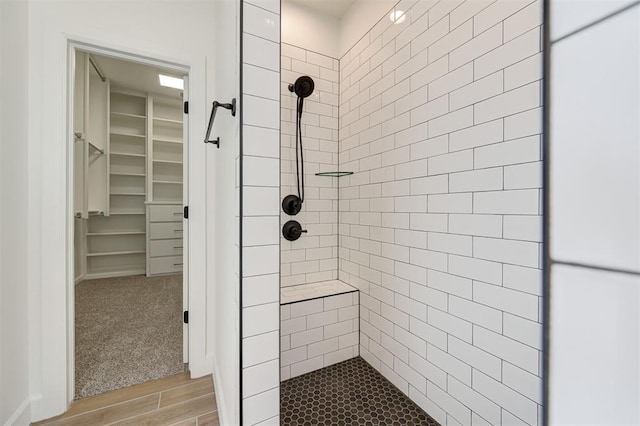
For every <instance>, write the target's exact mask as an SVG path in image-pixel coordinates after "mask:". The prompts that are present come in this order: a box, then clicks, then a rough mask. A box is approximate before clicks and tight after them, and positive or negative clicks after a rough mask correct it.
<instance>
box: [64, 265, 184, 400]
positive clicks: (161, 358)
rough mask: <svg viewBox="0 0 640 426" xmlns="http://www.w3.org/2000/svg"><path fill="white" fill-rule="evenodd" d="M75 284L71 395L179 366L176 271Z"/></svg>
mask: <svg viewBox="0 0 640 426" xmlns="http://www.w3.org/2000/svg"><path fill="white" fill-rule="evenodd" d="M75 289H76V294H75V308H76V336H75V337H76V340H75V355H76V359H75V374H76V391H75V397H76V399H78V398H85V397H87V396H91V395H96V394H99V393H103V392H107V391H110V390H114V389H120V388H123V387H127V386H131V385H135V384H138V383H143V382H147V381H149V380H154V379H159V378H162V377H166V376H170V375H172V374H177V373H181V372H182V371H184V364H183V363H182V276H181V275H171V276H161V277H151V278H147V277H145V276H133V277H118V278H104V279H96V280H87V281H83V282H81V283H79V284H78V285H77V286H76V287H75Z"/></svg>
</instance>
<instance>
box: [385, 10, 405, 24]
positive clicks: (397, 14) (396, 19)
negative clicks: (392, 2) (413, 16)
mask: <svg viewBox="0 0 640 426" xmlns="http://www.w3.org/2000/svg"><path fill="white" fill-rule="evenodd" d="M389 19H391V22H393V23H394V24H402V23H403V22H404V20H405V19H407V16H406V15H405V14H404V10H400V9H396V10H394V11H393V12H391V14H390V15H389Z"/></svg>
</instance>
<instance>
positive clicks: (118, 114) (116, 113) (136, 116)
mask: <svg viewBox="0 0 640 426" xmlns="http://www.w3.org/2000/svg"><path fill="white" fill-rule="evenodd" d="M111 115H112V116H114V117H127V118H138V119H142V120H144V119H146V118H147V116H145V115H138V114H129V113H128V112H115V111H111Z"/></svg>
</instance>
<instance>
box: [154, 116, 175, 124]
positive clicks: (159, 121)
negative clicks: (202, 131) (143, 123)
mask: <svg viewBox="0 0 640 426" xmlns="http://www.w3.org/2000/svg"><path fill="white" fill-rule="evenodd" d="M153 121H156V122H158V123H163V124H167V125H172V124H173V125H176V126H177V125H180V126H182V120H172V119H170V118H162V117H153Z"/></svg>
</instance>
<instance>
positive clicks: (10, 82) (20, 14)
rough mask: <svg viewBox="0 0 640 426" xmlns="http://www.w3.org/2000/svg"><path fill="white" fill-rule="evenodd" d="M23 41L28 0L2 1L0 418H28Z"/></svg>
mask: <svg viewBox="0 0 640 426" xmlns="http://www.w3.org/2000/svg"><path fill="white" fill-rule="evenodd" d="M26 44H27V4H26V2H20V1H3V2H0V63H1V64H2V66H0V102H1V104H0V120H1V121H0V153H1V154H0V155H1V156H0V194H2V197H1V198H0V207H1V208H0V235H1V236H2V237H1V238H0V253H1V255H0V341H1V343H0V345H1V346H0V424H5V423H6V422H9V423H11V422H16V423H18V424H20V423H21V424H25V422H28V420H29V417H28V416H29V407H28V403H29V389H28V379H29V371H28V365H27V360H28V354H29V346H28V344H27V337H28V329H27V326H28V317H27V314H28V305H27V294H28V293H27V292H28V287H27V274H28V270H27V268H28V266H27V262H28V255H29V253H28V251H27V213H28V204H27V191H28V185H27V181H28V175H27V145H26V143H25V142H26V140H27V75H26V69H27V46H26Z"/></svg>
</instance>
